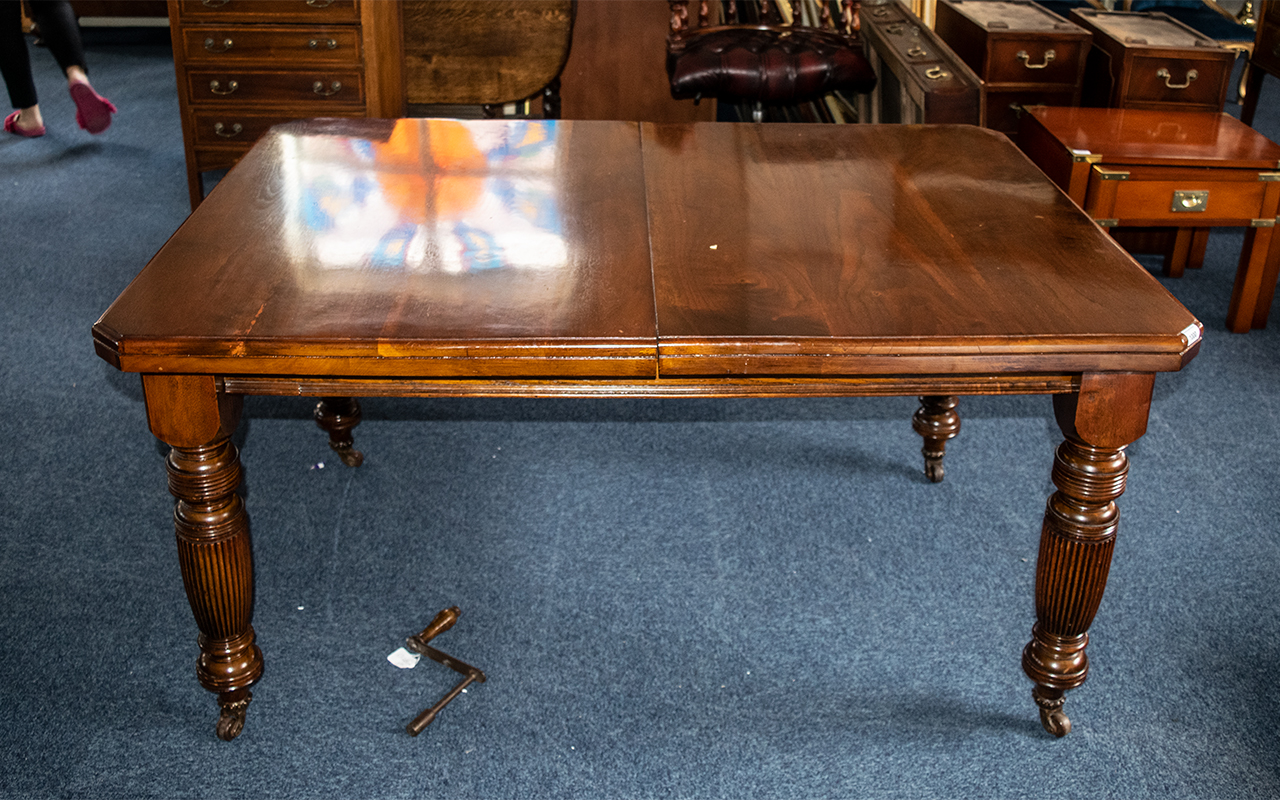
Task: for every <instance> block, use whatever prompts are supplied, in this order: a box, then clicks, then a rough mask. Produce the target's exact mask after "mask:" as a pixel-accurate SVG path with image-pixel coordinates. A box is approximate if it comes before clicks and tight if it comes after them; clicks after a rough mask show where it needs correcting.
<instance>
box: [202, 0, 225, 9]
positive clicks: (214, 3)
mask: <svg viewBox="0 0 1280 800" xmlns="http://www.w3.org/2000/svg"><path fill="white" fill-rule="evenodd" d="M230 2H231V0H201V5H204V6H207V7H208V8H221V7H222V6H225V5H226V4H227V3H230Z"/></svg>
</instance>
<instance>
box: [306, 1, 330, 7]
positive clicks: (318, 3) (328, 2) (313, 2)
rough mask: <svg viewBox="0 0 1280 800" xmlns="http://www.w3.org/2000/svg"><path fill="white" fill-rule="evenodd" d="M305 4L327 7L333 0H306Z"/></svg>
mask: <svg viewBox="0 0 1280 800" xmlns="http://www.w3.org/2000/svg"><path fill="white" fill-rule="evenodd" d="M307 5H309V6H311V7H312V8H328V7H329V6H331V5H333V0H307Z"/></svg>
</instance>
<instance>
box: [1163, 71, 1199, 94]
mask: <svg viewBox="0 0 1280 800" xmlns="http://www.w3.org/2000/svg"><path fill="white" fill-rule="evenodd" d="M1156 77H1157V78H1164V85H1165V88H1166V89H1185V88H1187V87H1188V86H1190V85H1191V82H1192V81H1194V80H1195V79H1196V78H1198V77H1200V73H1199V72H1196V71H1195V70H1194V69H1189V70H1187V80H1186V82H1185V83H1170V82H1169V81H1170V80H1171V79H1172V78H1173V75H1172V74H1171V73H1170V72H1169V70H1167V69H1165V68H1164V67H1161V68H1160V69H1158V70H1156Z"/></svg>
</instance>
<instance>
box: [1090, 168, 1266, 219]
mask: <svg viewBox="0 0 1280 800" xmlns="http://www.w3.org/2000/svg"><path fill="white" fill-rule="evenodd" d="M1103 175H1104V173H1103V172H1100V171H1098V170H1094V171H1093V173H1092V174H1091V175H1090V176H1089V193H1088V197H1087V199H1086V201H1085V211H1087V212H1088V213H1089V214H1090V215H1091V216H1094V217H1095V218H1113V219H1118V220H1120V224H1122V225H1123V224H1126V223H1127V222H1130V221H1132V222H1133V223H1136V224H1145V225H1171V226H1172V225H1176V226H1179V227H1196V226H1203V225H1206V224H1207V223H1210V222H1216V223H1218V224H1236V225H1241V224H1246V223H1247V222H1248V221H1249V220H1252V219H1257V218H1258V217H1259V216H1260V215H1261V213H1262V202H1263V195H1264V194H1265V192H1266V189H1267V186H1268V183H1267V182H1266V181H1260V180H1257V178H1256V173H1250V174H1249V175H1248V176H1247V178H1248V179H1247V180H1237V181H1231V180H1214V179H1213V178H1210V177H1207V176H1206V177H1204V178H1200V179H1197V178H1186V177H1182V178H1170V179H1167V180H1162V179H1159V177H1155V178H1152V179H1136V180H1135V179H1132V178H1131V179H1129V180H1106V179H1105V178H1104V177H1103ZM1106 184H1109V185H1106ZM1108 190H1113V191H1114V193H1115V194H1114V198H1115V201H1114V205H1113V206H1111V207H1110V208H1109V209H1108V208H1107V207H1105V206H1108V205H1111V203H1110V201H1109V200H1108V199H1107V198H1108V194H1109V193H1108ZM1175 208H1176V209H1178V210H1175Z"/></svg>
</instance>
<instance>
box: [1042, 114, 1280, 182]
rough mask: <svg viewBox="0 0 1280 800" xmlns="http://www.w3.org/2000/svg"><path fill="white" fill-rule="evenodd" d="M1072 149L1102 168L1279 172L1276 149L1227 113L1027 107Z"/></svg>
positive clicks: (1279, 154) (1279, 149)
mask: <svg viewBox="0 0 1280 800" xmlns="http://www.w3.org/2000/svg"><path fill="white" fill-rule="evenodd" d="M1028 111H1029V112H1030V114H1031V115H1032V117H1034V119H1035V121H1036V122H1037V123H1038V124H1039V125H1040V126H1041V127H1043V128H1045V129H1046V130H1047V131H1049V132H1050V133H1051V134H1052V135H1053V136H1054V137H1055V138H1057V139H1058V140H1059V141H1061V142H1062V143H1063V144H1065V145H1066V146H1067V147H1069V148H1071V149H1072V150H1077V151H1080V152H1082V153H1085V152H1087V153H1094V154H1096V155H1100V156H1102V157H1103V158H1104V159H1105V160H1106V162H1107V163H1108V164H1135V165H1149V166H1157V165H1159V166H1186V167H1239V168H1242V169H1259V170H1275V169H1277V168H1280V145H1278V144H1276V143H1275V142H1272V141H1271V140H1270V139H1268V138H1267V137H1265V136H1263V135H1262V134H1260V133H1258V132H1257V131H1255V130H1253V129H1252V128H1250V127H1249V126H1248V125H1245V124H1244V123H1242V122H1241V121H1240V120H1238V119H1236V118H1234V117H1232V116H1231V115H1229V114H1219V113H1215V112H1211V111H1168V110H1159V111H1158V110H1152V109H1132V108H1125V109H1115V108H1047V107H1039V108H1031V109H1028Z"/></svg>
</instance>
